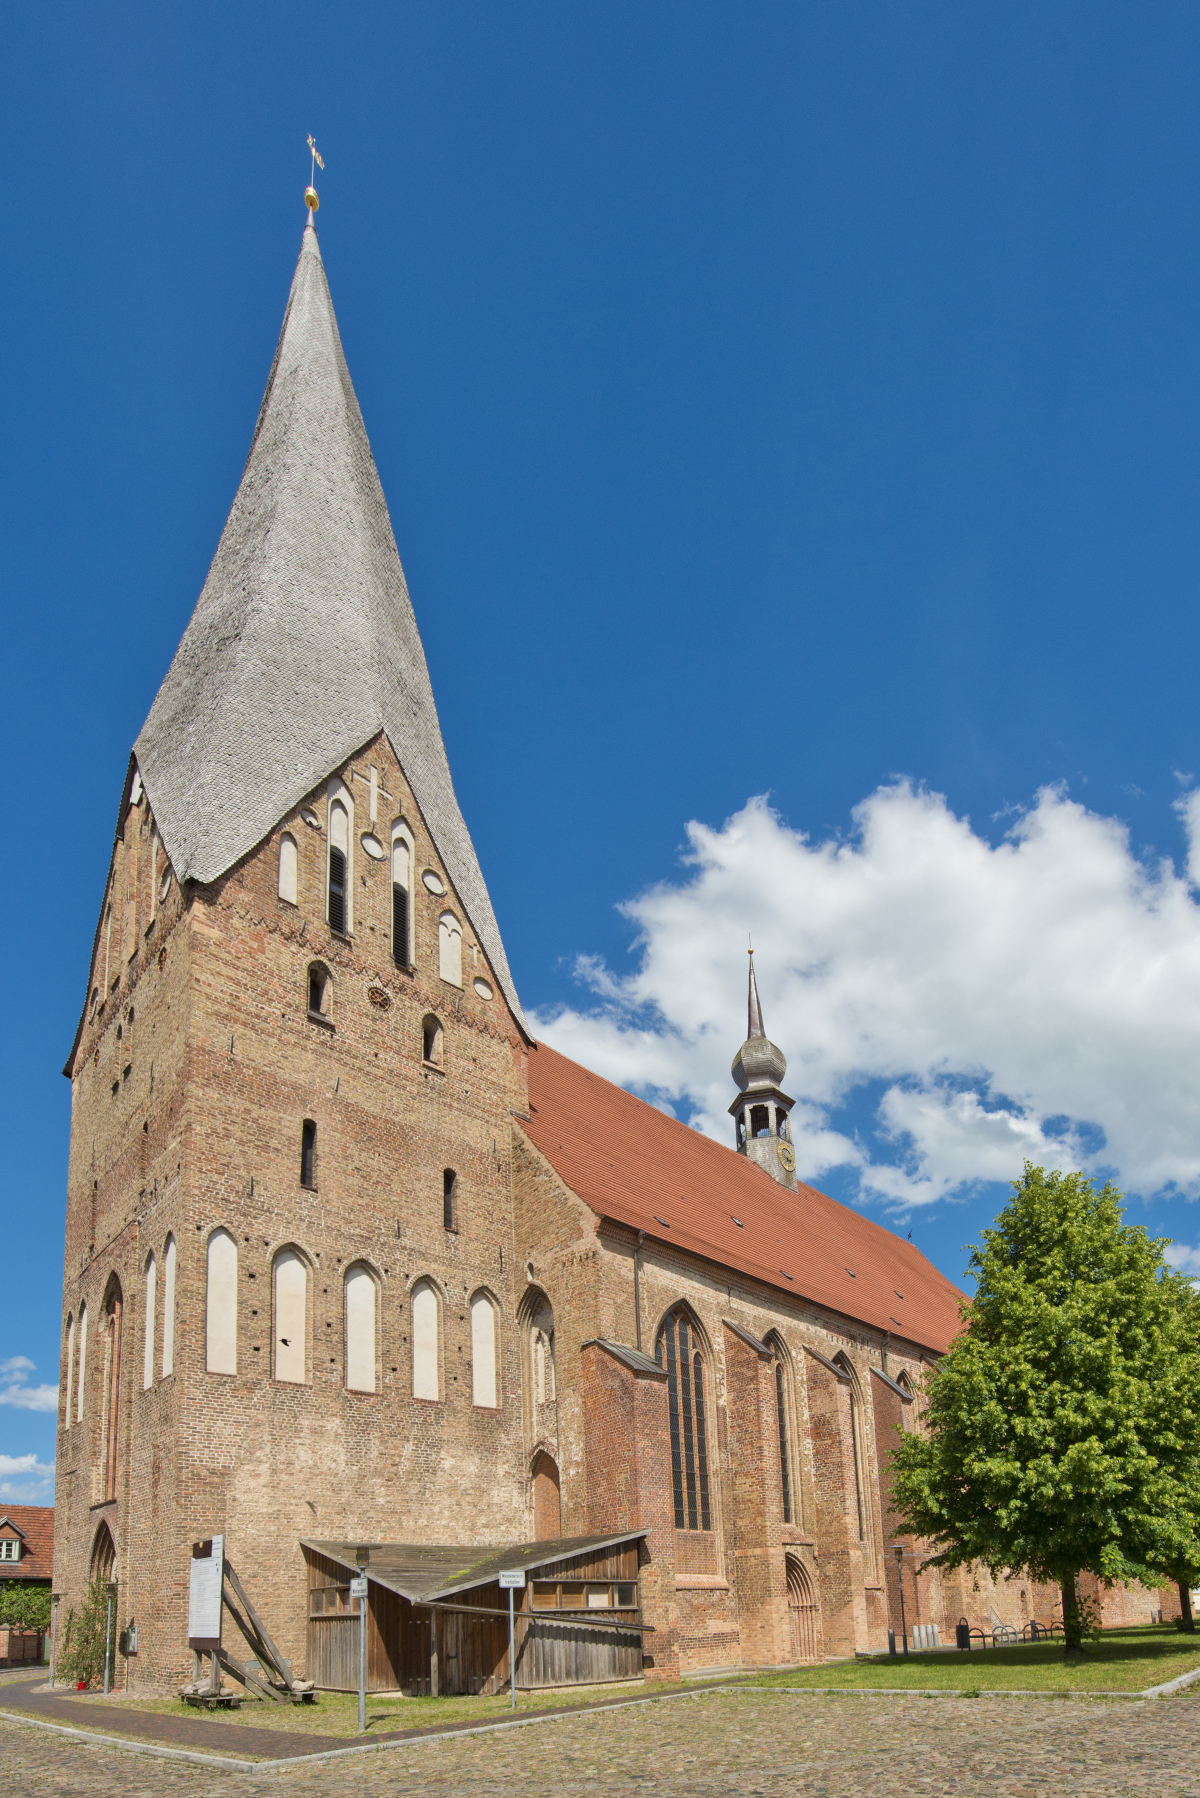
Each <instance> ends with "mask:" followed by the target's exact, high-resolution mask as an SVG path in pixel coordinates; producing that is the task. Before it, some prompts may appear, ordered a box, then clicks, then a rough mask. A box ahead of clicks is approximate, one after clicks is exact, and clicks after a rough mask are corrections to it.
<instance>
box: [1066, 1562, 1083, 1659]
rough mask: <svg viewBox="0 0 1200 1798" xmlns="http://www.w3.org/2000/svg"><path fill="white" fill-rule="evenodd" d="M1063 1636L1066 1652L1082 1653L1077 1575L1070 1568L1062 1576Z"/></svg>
mask: <svg viewBox="0 0 1200 1798" xmlns="http://www.w3.org/2000/svg"><path fill="white" fill-rule="evenodd" d="M1062 1601H1063V1636H1064V1638H1065V1642H1066V1651H1067V1653H1068V1654H1082V1653H1083V1618H1082V1617H1081V1616H1080V1615H1079V1576H1078V1574H1077V1573H1076V1572H1075V1571H1074V1570H1073V1569H1072V1570H1071V1571H1070V1572H1067V1573H1064V1574H1063V1576H1062Z"/></svg>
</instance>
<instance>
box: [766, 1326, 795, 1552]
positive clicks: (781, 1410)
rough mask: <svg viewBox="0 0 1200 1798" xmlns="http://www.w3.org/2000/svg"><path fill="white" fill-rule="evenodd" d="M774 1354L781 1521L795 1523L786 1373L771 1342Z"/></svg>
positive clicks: (780, 1355)
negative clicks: (781, 1507) (781, 1503)
mask: <svg viewBox="0 0 1200 1798" xmlns="http://www.w3.org/2000/svg"><path fill="white" fill-rule="evenodd" d="M770 1346H771V1348H772V1349H773V1351H774V1354H775V1420H776V1427H777V1429H778V1434H779V1486H780V1493H781V1496H782V1500H783V1521H784V1522H785V1523H795V1521H796V1518H795V1514H794V1506H793V1503H792V1457H791V1443H790V1441H789V1434H788V1375H787V1363H786V1362H785V1360H784V1357H783V1349H782V1347H781V1346H780V1344H779V1343H778V1342H772V1343H771V1345H770Z"/></svg>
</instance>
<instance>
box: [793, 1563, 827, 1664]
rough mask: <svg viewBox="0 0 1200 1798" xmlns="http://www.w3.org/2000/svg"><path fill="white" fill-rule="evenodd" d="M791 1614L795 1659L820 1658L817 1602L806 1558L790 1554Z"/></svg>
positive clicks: (810, 1659)
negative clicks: (802, 1558) (798, 1557)
mask: <svg viewBox="0 0 1200 1798" xmlns="http://www.w3.org/2000/svg"><path fill="white" fill-rule="evenodd" d="M787 1588H788V1616H789V1618H790V1620H791V1625H792V1659H793V1660H794V1661H815V1660H817V1659H818V1658H819V1657H818V1654H817V1624H818V1616H817V1603H816V1599H815V1598H814V1597H813V1589H812V1581H811V1580H810V1579H809V1577H808V1569H807V1568H806V1567H805V1565H804V1563H803V1561H799V1560H797V1558H796V1556H795V1555H788V1557H787Z"/></svg>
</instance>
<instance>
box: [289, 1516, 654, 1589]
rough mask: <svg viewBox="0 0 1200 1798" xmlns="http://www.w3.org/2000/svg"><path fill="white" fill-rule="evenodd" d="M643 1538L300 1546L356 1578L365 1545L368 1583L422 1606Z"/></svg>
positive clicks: (630, 1533) (306, 1541) (627, 1534)
mask: <svg viewBox="0 0 1200 1798" xmlns="http://www.w3.org/2000/svg"><path fill="white" fill-rule="evenodd" d="M645 1534H646V1532H645V1530H624V1531H622V1532H621V1533H620V1534H618V1535H615V1536H557V1537H554V1538H552V1539H551V1540H549V1541H546V1542H516V1543H513V1544H512V1546H511V1547H508V1548H463V1547H461V1546H460V1547H457V1548H453V1547H446V1546H443V1545H441V1544H438V1543H426V1542H370V1543H366V1544H360V1543H358V1542H317V1541H315V1540H313V1539H312V1538H310V1537H304V1538H302V1540H301V1544H300V1545H301V1547H302V1548H311V1549H313V1550H314V1551H315V1552H316V1553H317V1554H320V1555H324V1556H325V1557H326V1559H327V1560H330V1561H337V1562H339V1563H340V1565H341V1566H343V1567H346V1568H348V1569H350V1570H351V1571H353V1572H354V1573H357V1572H358V1571H359V1568H358V1562H357V1559H356V1556H357V1552H358V1549H359V1548H360V1547H362V1546H366V1547H368V1548H369V1549H370V1551H371V1560H370V1564H369V1565H368V1567H367V1575H368V1578H370V1579H372V1580H374V1581H375V1583H376V1584H377V1585H380V1586H387V1587H389V1588H390V1590H391V1591H393V1592H398V1593H399V1594H400V1596H401V1598H407V1599H408V1600H409V1602H410V1603H413V1604H420V1603H422V1602H423V1601H424V1602H426V1603H428V1602H429V1601H430V1600H432V1599H438V1598H449V1597H451V1596H453V1594H454V1593H455V1592H469V1591H470V1590H471V1589H472V1588H473V1587H475V1586H490V1585H493V1584H494V1583H495V1582H496V1581H497V1580H498V1579H499V1578H500V1573H501V1570H502V1569H504V1568H511V1567H521V1568H523V1569H524V1570H525V1572H526V1573H534V1572H536V1571H537V1569H538V1568H539V1567H547V1566H549V1565H551V1564H552V1563H553V1562H555V1561H565V1560H569V1559H570V1558H571V1557H572V1556H574V1555H583V1554H589V1553H596V1552H598V1551H599V1550H600V1549H602V1548H616V1547H617V1546H618V1544H620V1543H622V1542H636V1541H638V1540H639V1539H640V1538H641V1537H642V1536H644V1535H645Z"/></svg>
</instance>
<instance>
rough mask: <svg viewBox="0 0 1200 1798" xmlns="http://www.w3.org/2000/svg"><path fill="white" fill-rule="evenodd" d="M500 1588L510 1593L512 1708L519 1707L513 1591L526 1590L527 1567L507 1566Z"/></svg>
mask: <svg viewBox="0 0 1200 1798" xmlns="http://www.w3.org/2000/svg"><path fill="white" fill-rule="evenodd" d="M500 1590H501V1591H502V1592H507V1593H508V1689H509V1692H510V1694H511V1696H512V1703H511V1704H510V1706H509V1709H510V1710H514V1711H515V1710H516V1708H517V1653H516V1646H515V1636H516V1619H515V1618H514V1616H513V1593H514V1591H516V1592H523V1591H524V1590H525V1569H524V1568H523V1567H509V1568H506V1569H505V1570H504V1571H503V1572H502V1573H501V1575H500Z"/></svg>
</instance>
